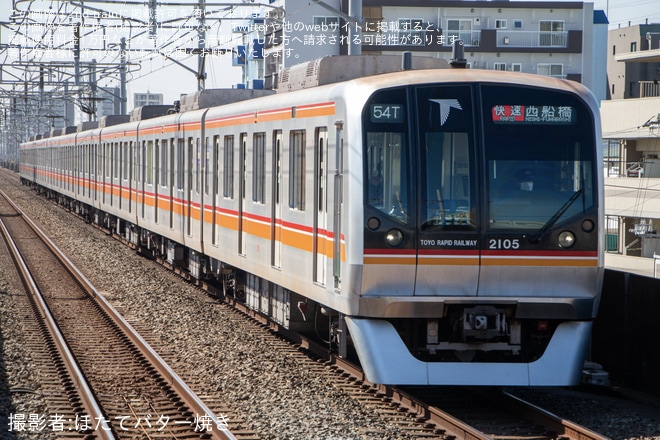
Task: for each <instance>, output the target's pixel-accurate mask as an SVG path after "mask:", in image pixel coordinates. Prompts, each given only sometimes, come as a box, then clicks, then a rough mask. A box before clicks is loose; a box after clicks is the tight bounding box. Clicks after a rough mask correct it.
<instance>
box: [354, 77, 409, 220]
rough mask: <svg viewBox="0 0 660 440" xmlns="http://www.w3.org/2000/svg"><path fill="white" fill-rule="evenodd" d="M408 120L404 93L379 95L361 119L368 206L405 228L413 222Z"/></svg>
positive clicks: (399, 91) (387, 92)
mask: <svg viewBox="0 0 660 440" xmlns="http://www.w3.org/2000/svg"><path fill="white" fill-rule="evenodd" d="M407 118H408V115H407V111H406V90H405V89H395V90H386V91H382V92H379V93H376V94H375V95H374V96H373V97H372V98H371V100H370V101H369V102H368V103H367V105H366V107H365V109H364V112H363V115H362V123H363V125H364V127H365V139H364V142H365V170H364V173H365V174H364V180H365V182H366V184H365V185H364V186H365V198H366V203H367V205H369V206H371V207H372V208H374V209H377V210H378V211H380V212H381V213H383V214H385V215H386V216H388V217H390V218H391V219H393V220H395V221H397V222H399V223H403V224H407V223H408V222H409V221H410V207H409V206H408V203H409V202H408V201H409V188H410V186H409V178H410V176H409V174H408V168H409V165H408V164H409V152H408V145H407V131H408V130H407V124H406V121H407Z"/></svg>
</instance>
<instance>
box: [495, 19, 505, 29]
mask: <svg viewBox="0 0 660 440" xmlns="http://www.w3.org/2000/svg"><path fill="white" fill-rule="evenodd" d="M506 28H507V20H506V19H504V20H495V29H506Z"/></svg>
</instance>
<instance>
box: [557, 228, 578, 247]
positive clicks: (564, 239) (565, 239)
mask: <svg viewBox="0 0 660 440" xmlns="http://www.w3.org/2000/svg"><path fill="white" fill-rule="evenodd" d="M574 244H575V235H573V233H572V232H571V231H564V232H562V233H560V234H559V246H561V247H563V248H569V247H571V246H573V245H574Z"/></svg>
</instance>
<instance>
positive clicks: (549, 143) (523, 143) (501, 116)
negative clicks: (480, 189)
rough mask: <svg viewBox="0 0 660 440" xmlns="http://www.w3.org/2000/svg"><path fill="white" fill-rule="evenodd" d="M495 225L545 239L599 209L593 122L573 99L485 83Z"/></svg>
mask: <svg viewBox="0 0 660 440" xmlns="http://www.w3.org/2000/svg"><path fill="white" fill-rule="evenodd" d="M482 98H483V100H482V102H483V107H482V109H483V110H482V111H483V121H484V145H485V158H486V163H485V165H486V184H487V199H488V200H487V202H488V212H489V214H488V215H489V217H488V228H489V229H491V230H502V229H528V230H532V231H537V233H539V234H541V233H542V232H543V231H544V230H545V229H549V228H550V227H551V226H552V225H554V224H555V223H561V222H562V221H564V220H567V219H569V218H570V217H572V216H574V215H576V214H579V213H582V212H584V211H586V210H587V209H589V208H591V207H593V205H594V201H595V197H596V194H595V193H596V188H595V185H594V179H595V171H594V155H593V145H592V143H593V140H592V138H591V136H590V133H591V132H592V129H593V121H591V120H590V119H589V116H588V115H589V112H588V110H587V109H586V107H585V105H584V104H583V103H582V102H581V101H579V100H577V99H576V98H575V97H573V96H569V95H567V94H563V93H558V92H556V91H555V92H549V91H544V90H539V89H533V88H520V87H509V86H504V85H498V86H483V87H482Z"/></svg>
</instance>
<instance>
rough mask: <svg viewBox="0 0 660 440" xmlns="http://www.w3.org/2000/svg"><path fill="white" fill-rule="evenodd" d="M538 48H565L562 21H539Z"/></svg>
mask: <svg viewBox="0 0 660 440" xmlns="http://www.w3.org/2000/svg"><path fill="white" fill-rule="evenodd" d="M539 31H540V33H539V45H540V46H555V47H565V46H566V34H565V32H564V21H563V20H541V21H540V23H539Z"/></svg>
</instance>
